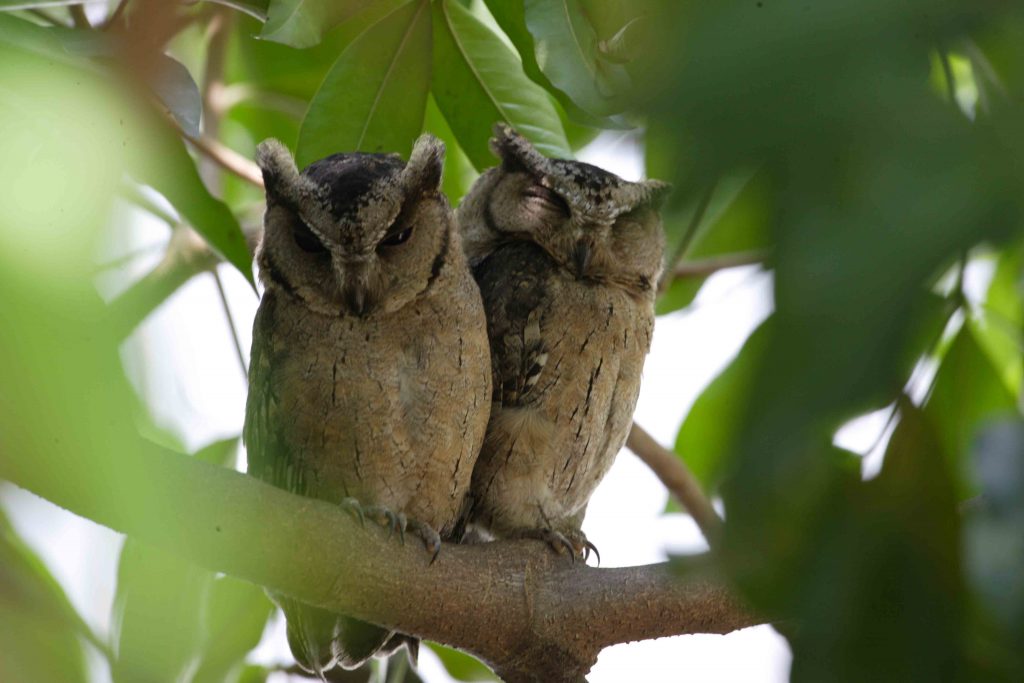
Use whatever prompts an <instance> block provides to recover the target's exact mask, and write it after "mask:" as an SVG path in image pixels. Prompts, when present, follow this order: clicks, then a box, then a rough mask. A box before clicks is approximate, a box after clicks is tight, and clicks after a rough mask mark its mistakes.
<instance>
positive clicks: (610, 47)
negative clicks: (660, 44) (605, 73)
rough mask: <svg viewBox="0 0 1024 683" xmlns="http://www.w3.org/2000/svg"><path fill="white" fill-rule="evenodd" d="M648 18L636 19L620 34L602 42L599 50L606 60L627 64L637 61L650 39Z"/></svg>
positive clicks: (619, 32) (622, 29) (624, 27)
mask: <svg viewBox="0 0 1024 683" xmlns="http://www.w3.org/2000/svg"><path fill="white" fill-rule="evenodd" d="M648 21H649V19H648V17H634V18H633V19H630V20H629V23H627V24H626V25H625V26H623V27H622V28H621V29H619V31H618V33H616V34H615V35H614V36H612V37H611V38H609V39H608V40H605V41H601V43H600V44H599V45H598V49H599V50H600V51H601V54H602V55H604V57H605V59H607V60H609V61H611V62H616V63H620V64H621V63H626V62H629V61H632V60H633V59H636V57H637V55H638V54H639V53H640V51H641V50H642V46H643V45H644V44H645V43H647V41H648V40H649V38H650V35H649V31H648Z"/></svg>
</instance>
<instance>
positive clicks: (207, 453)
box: [192, 436, 242, 468]
mask: <svg viewBox="0 0 1024 683" xmlns="http://www.w3.org/2000/svg"><path fill="white" fill-rule="evenodd" d="M241 438H242V437H241V436H232V437H230V438H228V439H219V440H217V441H213V442H211V443H209V444H207V445H205V446H203V447H202V448H200V449H199V450H198V451H196V452H195V454H194V455H193V456H192V457H194V458H195V459H196V460H202V461H203V462H208V463H211V464H214V465H220V466H221V467H228V468H230V467H232V466H233V465H234V464H235V463H234V460H235V456H236V455H238V443H239V441H240V440H241Z"/></svg>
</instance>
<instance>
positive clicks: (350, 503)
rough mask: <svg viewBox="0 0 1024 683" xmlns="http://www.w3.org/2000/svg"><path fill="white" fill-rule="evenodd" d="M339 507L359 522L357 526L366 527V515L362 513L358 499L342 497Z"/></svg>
mask: <svg viewBox="0 0 1024 683" xmlns="http://www.w3.org/2000/svg"><path fill="white" fill-rule="evenodd" d="M340 505H341V508H342V509H343V510H344V511H345V512H347V513H349V514H350V515H352V516H353V517H354V518H355V519H356V521H358V522H359V526H361V527H363V528H364V529H365V528H366V517H365V515H363V506H362V505H360V504H359V501H358V500H356V499H355V498H343V499H342V501H341V503H340Z"/></svg>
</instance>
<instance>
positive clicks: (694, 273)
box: [672, 251, 769, 278]
mask: <svg viewBox="0 0 1024 683" xmlns="http://www.w3.org/2000/svg"><path fill="white" fill-rule="evenodd" d="M768 256H769V252H767V251H743V252H738V253H735V254H722V255H721V256H711V257H709V258H706V259H700V260H698V261H682V262H680V263H679V264H678V265H677V266H676V267H675V270H673V271H672V277H673V278H688V277H707V276H709V275H714V274H715V273H717V272H718V271H720V270H725V269H726V268H736V267H738V266H753V265H758V264H761V263H764V262H765V260H766V259H767V258H768Z"/></svg>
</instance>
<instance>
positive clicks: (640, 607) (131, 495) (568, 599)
mask: <svg viewBox="0 0 1024 683" xmlns="http://www.w3.org/2000/svg"><path fill="white" fill-rule="evenodd" d="M13 443H17V439H15V440H14V442H13ZM56 448H58V450H59V451H60V452H58V453H55V454H54V455H49V454H44V455H42V457H41V455H40V453H38V452H36V453H34V454H32V455H28V456H26V455H21V456H20V457H19V454H18V453H5V455H4V458H2V459H0V475H2V476H3V477H4V478H7V479H9V480H10V481H13V482H14V483H16V484H18V485H20V486H22V487H24V488H26V489H28V490H30V491H33V492H35V493H37V494H38V495H40V496H42V497H44V498H46V499H48V500H50V501H52V502H54V503H56V504H58V505H61V506H63V507H66V508H67V509H69V510H71V511H72V512H74V513H76V514H79V515H81V516H83V517H86V518H89V519H92V520H94V521H96V522H99V523H100V524H104V525H106V526H109V527H111V528H113V529H116V530H118V531H121V532H124V533H127V534H130V535H133V536H136V537H138V538H140V539H142V540H144V541H146V542H149V543H152V544H154V545H158V546H161V547H163V548H166V549H168V550H171V551H172V552H175V553H178V554H180V555H182V556H184V557H188V558H190V559H191V560H193V561H195V562H197V563H198V564H200V565H202V566H205V567H208V568H210V569H212V570H216V571H222V572H225V573H228V574H231V575H233V576H238V577H242V578H244V579H248V580H250V581H253V582H255V583H258V584H262V585H265V586H268V587H271V588H273V589H275V590H279V591H282V592H285V593H288V594H291V595H293V596H295V597H296V598H298V599H300V600H303V601H305V602H308V603H310V604H313V605H319V606H321V607H324V608H327V609H331V610H334V611H337V612H343V613H345V614H350V615H353V616H355V617H358V618H361V619H365V620H367V621H371V622H374V623H378V624H382V625H384V626H388V627H392V628H396V629H399V630H401V631H403V632H405V633H410V634H413V635H416V636H420V637H423V638H428V639H430V640H434V641H438V642H441V643H445V644H448V645H452V646H454V647H458V648H461V649H464V650H467V651H469V652H471V653H473V654H475V655H476V656H477V657H479V658H481V659H482V660H483V661H485V662H488V663H489V664H490V665H491V666H493V667H494V668H495V670H496V671H497V672H498V673H499V675H502V676H503V677H504V678H505V679H506V680H507V681H509V682H510V683H515V682H517V681H538V680H545V681H555V682H557V681H580V680H583V678H582V677H583V676H584V675H585V673H586V672H587V671H588V670H589V669H590V667H591V666H592V665H593V663H594V661H595V660H596V658H597V654H598V653H599V652H600V650H601V649H602V648H603V647H606V646H608V645H611V644H614V643H621V642H627V641H632V640H639V639H645V638H656V637H660V636H668V635H673V634H686V633H727V632H729V631H733V630H735V629H739V628H744V627H747V626H751V625H754V624H757V623H759V620H758V619H756V618H754V617H753V616H752V615H751V614H750V613H749V612H748V611H746V610H745V609H744V608H743V607H742V606H741V605H740V604H739V603H738V602H737V601H736V600H735V599H734V597H733V596H732V594H731V593H730V592H729V591H728V590H727V589H726V588H725V587H724V586H723V585H722V584H721V583H720V582H718V581H716V580H714V579H713V578H711V577H710V575H708V576H703V575H702V576H700V577H697V576H690V577H689V578H684V577H680V576H676V575H674V574H673V573H672V571H671V570H670V569H669V567H668V565H664V564H661V565H651V566H645V567H627V568H618V569H596V568H591V567H586V566H583V565H581V564H576V565H573V564H572V563H570V562H569V561H568V560H567V559H566V558H565V557H563V556H559V555H557V554H555V553H552V552H551V551H550V550H549V549H548V548H547V547H546V546H544V545H543V544H541V543H537V542H532V541H519V542H500V543H487V544H482V545H474V546H456V545H446V546H445V547H444V549H443V550H442V552H441V554H440V556H439V557H438V559H437V561H436V562H435V563H434V564H433V565H431V564H430V563H429V559H430V556H429V553H427V552H425V551H424V549H423V548H422V546H421V545H420V544H418V543H411V542H410V543H408V544H406V545H405V546H402V545H400V544H399V541H398V539H397V538H388V536H387V534H386V533H384V531H383V530H378V529H376V528H370V527H368V528H367V529H361V528H360V526H359V524H358V523H357V522H356V521H354V520H353V519H351V518H350V517H349V516H348V515H347V514H345V513H344V512H343V511H342V510H341V509H339V508H338V507H337V506H334V505H330V504H328V503H325V502H323V501H317V500H312V499H308V498H302V497H300V496H295V495H292V494H289V493H287V492H285V491H282V490H279V489H276V488H272V487H270V486H267V485H266V484H263V483H261V482H259V481H257V480H255V479H252V478H250V477H247V476H246V475H243V474H240V473H238V472H234V471H231V470H226V469H221V468H217V467H214V466H212V465H208V464H205V463H202V462H199V461H195V460H192V459H190V458H188V457H186V456H181V455H177V454H171V453H167V452H164V451H158V450H154V451H153V452H151V453H147V454H145V455H143V456H137V457H132V458H124V459H123V461H122V459H118V460H117V461H116V462H105V463H100V462H81V459H78V460H76V459H74V458H73V457H69V456H71V454H70V453H69V451H68V449H66V448H63V449H62V448H60V447H59V446H57V447H56ZM49 459H52V460H53V461H54V462H41V461H40V460H49Z"/></svg>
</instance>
